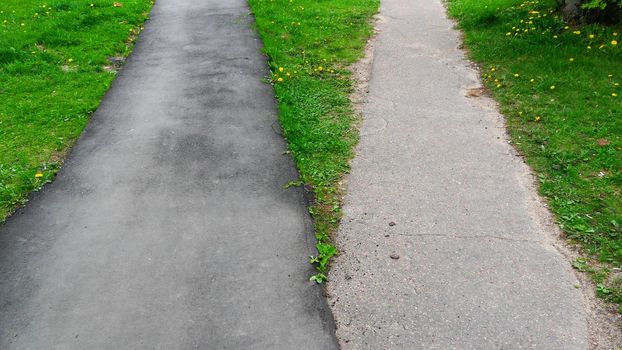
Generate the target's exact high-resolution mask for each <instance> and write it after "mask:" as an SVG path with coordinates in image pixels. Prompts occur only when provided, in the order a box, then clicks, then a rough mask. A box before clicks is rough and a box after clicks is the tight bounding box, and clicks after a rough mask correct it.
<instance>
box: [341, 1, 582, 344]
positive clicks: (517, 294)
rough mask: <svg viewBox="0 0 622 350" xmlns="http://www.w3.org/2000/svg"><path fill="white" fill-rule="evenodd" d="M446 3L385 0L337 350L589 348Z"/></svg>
mask: <svg viewBox="0 0 622 350" xmlns="http://www.w3.org/2000/svg"><path fill="white" fill-rule="evenodd" d="M452 28H453V23H452V22H451V21H449V20H448V19H447V18H446V16H445V9H444V7H443V6H442V4H441V1H439V0H383V1H382V5H381V11H380V22H379V23H378V30H379V34H378V36H377V38H376V40H375V55H374V62H373V68H372V72H371V80H370V85H369V94H368V101H367V103H366V104H365V106H364V122H363V126H362V131H361V133H362V137H361V141H360V144H359V146H358V150H357V156H356V158H355V160H354V161H353V164H352V172H351V174H350V176H349V178H348V193H347V196H346V203H345V207H344V219H343V222H342V227H341V230H340V232H339V234H338V235H337V245H338V247H339V248H340V249H341V253H342V254H341V255H340V256H339V257H338V258H337V259H336V261H335V263H334V264H333V268H332V271H331V275H330V281H331V282H330V283H329V292H330V295H331V299H330V304H331V305H332V306H333V312H334V315H335V319H336V322H337V326H338V328H337V336H338V338H339V339H340V343H341V345H342V348H343V349H443V350H446V349H547V350H552V349H560V350H561V349H563V350H571V349H587V348H588V329H587V316H586V311H585V306H584V302H585V299H584V296H583V295H582V292H581V290H580V289H577V288H576V286H577V285H578V284H579V283H578V282H577V280H576V278H575V276H574V275H573V272H572V269H571V267H570V264H569V263H568V262H567V261H566V260H565V258H564V257H563V256H561V254H560V253H558V251H557V250H556V249H555V248H554V247H553V245H552V237H553V234H554V230H553V228H552V227H550V226H548V224H547V218H548V216H547V211H546V209H545V208H544V207H543V206H542V205H541V203H540V201H539V199H538V197H537V195H536V192H535V190H534V189H533V186H532V177H531V175H530V173H529V170H528V168H527V167H526V166H525V164H524V163H523V162H522V160H521V158H520V157H518V156H517V155H516V154H515V152H514V150H513V149H512V147H511V146H510V145H509V144H508V142H507V139H506V135H505V128H504V125H503V121H502V118H501V117H500V115H499V114H498V112H497V111H496V110H495V108H494V104H492V103H491V102H490V101H489V100H487V99H486V98H485V97H482V98H475V99H473V98H467V97H465V95H466V92H467V89H469V88H474V87H478V86H479V81H478V74H477V72H476V71H474V69H473V68H472V67H471V65H470V64H469V62H468V61H467V60H466V59H465V57H464V54H463V52H462V51H461V50H460V49H459V46H460V38H459V34H458V32H457V31H456V30H454V29H452Z"/></svg>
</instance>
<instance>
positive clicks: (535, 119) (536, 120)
mask: <svg viewBox="0 0 622 350" xmlns="http://www.w3.org/2000/svg"><path fill="white" fill-rule="evenodd" d="M540 119H542V117H540V116H539V115H538V116H536V117H535V118H534V119H533V120H534V121H535V122H539V121H540Z"/></svg>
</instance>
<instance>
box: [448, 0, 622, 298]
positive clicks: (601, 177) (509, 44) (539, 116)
mask: <svg viewBox="0 0 622 350" xmlns="http://www.w3.org/2000/svg"><path fill="white" fill-rule="evenodd" d="M556 9H557V4H556V1H555V0H542V1H523V0H449V12H450V14H451V15H452V16H454V17H455V18H456V19H457V20H458V22H459V25H460V27H461V28H462V29H463V30H464V32H465V44H466V46H467V48H468V50H469V52H470V56H471V58H472V59H474V60H475V61H477V62H479V63H480V64H481V68H482V79H483V81H484V83H485V85H486V86H487V88H488V89H489V90H490V91H491V93H492V95H493V96H494V97H495V99H496V100H497V101H498V102H499V104H500V108H501V112H502V113H503V114H504V115H505V116H506V119H507V124H508V127H509V132H510V136H511V138H512V141H513V143H514V145H515V146H516V147H517V149H518V150H519V151H520V152H521V153H522V154H523V155H525V157H526V160H527V162H528V163H529V165H530V166H531V167H532V168H533V169H534V171H535V172H536V173H537V175H538V178H539V182H540V193H541V194H542V195H544V196H545V197H546V198H547V200H548V203H549V206H550V208H551V209H552V211H553V212H554V213H555V215H556V218H557V220H558V223H559V224H560V226H561V228H562V230H563V231H564V233H565V237H566V238H567V239H568V240H569V241H570V242H572V243H573V244H576V245H577V246H578V247H581V248H582V251H583V256H584V257H583V258H580V259H578V260H577V261H575V262H574V264H573V265H574V267H575V268H576V269H578V270H581V271H585V272H587V273H589V274H590V275H591V277H592V278H593V280H594V281H595V283H596V285H597V291H596V292H597V294H598V295H599V296H601V297H603V298H605V299H607V300H610V301H612V302H614V303H617V304H622V278H621V277H620V276H621V275H620V272H619V271H620V268H621V267H622V96H619V95H622V89H621V88H620V84H622V47H621V46H622V28H621V27H620V26H617V27H605V26H601V25H586V26H582V27H572V26H569V25H567V24H565V23H564V22H563V21H562V20H561V18H560V16H559V15H558V13H557V11H556ZM618 42H620V44H618Z"/></svg>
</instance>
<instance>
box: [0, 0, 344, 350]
mask: <svg viewBox="0 0 622 350" xmlns="http://www.w3.org/2000/svg"><path fill="white" fill-rule="evenodd" d="M260 50H261V44H260V42H259V40H258V37H257V35H256V34H255V32H254V31H253V29H252V16H251V15H250V14H249V9H248V7H247V5H246V3H245V2H244V1H242V0H227V1H215V0H205V1H196V0H158V1H157V2H156V4H155V7H154V8H153V11H152V14H151V20H150V21H149V22H148V23H147V24H146V28H145V30H144V32H143V33H142V34H141V36H140V39H139V41H138V43H137V46H136V47H135V50H134V53H133V54H132V56H131V57H130V59H129V60H128V62H127V63H126V65H125V67H124V68H123V69H122V71H121V72H120V73H119V74H118V78H117V79H116V81H115V82H114V84H113V86H112V88H111V89H110V90H109V92H108V94H107V95H106V97H105V98H104V100H103V102H102V104H101V106H100V107H99V109H98V110H97V112H96V113H95V114H94V116H93V118H92V120H91V123H90V125H89V126H88V127H87V129H86V131H85V132H84V134H83V136H82V138H81V139H80V140H79V142H78V143H77V145H76V146H75V148H74V149H73V151H72V153H71V155H70V157H69V159H68V160H67V162H66V164H65V167H64V169H63V170H62V171H61V172H60V173H59V175H58V177H57V179H56V181H55V182H54V183H52V184H51V185H48V186H46V187H45V189H44V190H42V191H41V192H40V193H38V194H35V195H34V196H33V197H32V198H31V201H30V202H29V203H28V205H27V206H26V207H25V208H23V209H21V210H19V212H18V213H16V214H15V215H14V216H13V217H11V218H10V219H9V220H8V221H7V222H6V223H5V224H4V225H2V226H0V349H3V350H9V349H115V350H116V349H287V350H290V349H310V350H318V349H321V350H324V349H336V341H335V337H334V325H333V323H332V318H331V317H330V311H329V309H328V306H327V305H326V301H325V299H324V298H323V296H322V291H321V289H320V288H319V287H318V286H316V285H314V284H313V283H312V282H309V281H308V278H309V276H310V275H311V274H312V267H311V265H309V264H308V262H307V261H306V260H307V257H308V256H309V255H310V254H311V252H312V251H313V244H314V238H313V228H312V226H311V222H310V218H309V215H308V213H307V210H306V206H305V201H304V196H303V193H302V192H301V190H300V189H295V188H290V189H287V190H285V189H283V188H282V185H284V184H285V183H287V182H289V181H292V180H296V179H297V173H296V170H295V167H294V164H293V162H292V160H291V159H290V157H289V155H286V154H284V151H285V150H286V144H285V142H284V141H283V139H282V138H281V136H279V135H278V134H277V133H276V132H275V131H274V128H273V124H275V123H276V104H275V100H274V96H273V91H272V89H271V87H270V85H267V84H264V83H262V82H261V79H262V77H264V76H266V75H268V74H269V71H268V69H267V66H266V63H265V62H266V58H265V57H264V56H263V55H262V54H261V53H260Z"/></svg>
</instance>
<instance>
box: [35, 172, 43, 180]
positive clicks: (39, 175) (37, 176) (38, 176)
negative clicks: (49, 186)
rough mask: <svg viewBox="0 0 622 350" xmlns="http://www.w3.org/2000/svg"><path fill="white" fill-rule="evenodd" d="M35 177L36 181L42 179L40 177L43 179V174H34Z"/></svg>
mask: <svg viewBox="0 0 622 350" xmlns="http://www.w3.org/2000/svg"><path fill="white" fill-rule="evenodd" d="M35 177H36V178H37V179H39V178H42V177H43V174H41V173H36V174H35Z"/></svg>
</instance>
